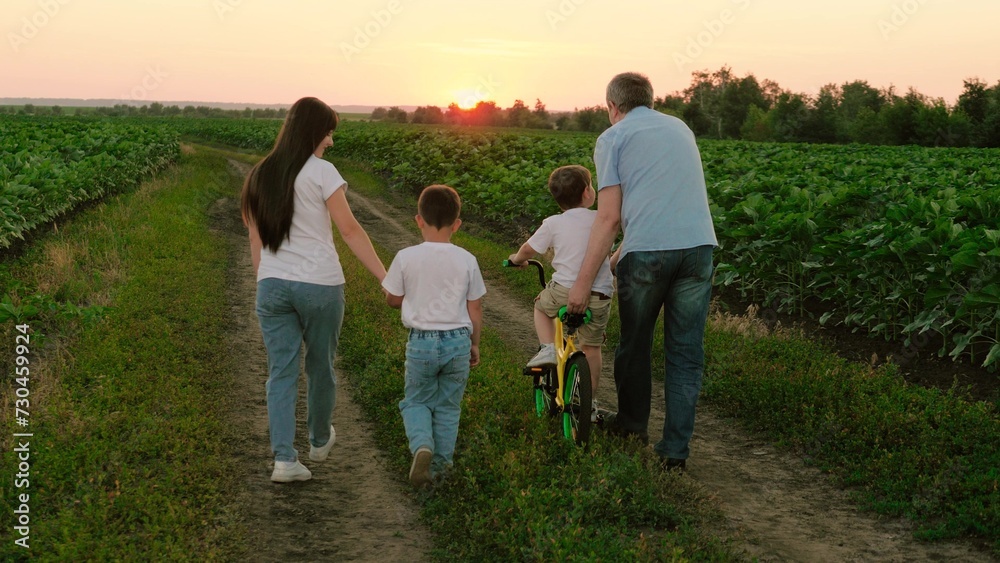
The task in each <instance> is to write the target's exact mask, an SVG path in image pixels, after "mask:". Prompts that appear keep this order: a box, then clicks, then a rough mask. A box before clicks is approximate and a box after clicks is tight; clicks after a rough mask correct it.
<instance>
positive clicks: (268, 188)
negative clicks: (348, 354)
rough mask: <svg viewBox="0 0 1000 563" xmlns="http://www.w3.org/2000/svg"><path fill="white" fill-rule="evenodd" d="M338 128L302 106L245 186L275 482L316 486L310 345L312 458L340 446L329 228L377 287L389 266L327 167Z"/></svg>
mask: <svg viewBox="0 0 1000 563" xmlns="http://www.w3.org/2000/svg"><path fill="white" fill-rule="evenodd" d="M338 121H339V120H338V117H337V114H336V112H334V111H333V109H331V108H330V106H328V105H326V104H325V103H323V102H321V101H320V100H318V99H316V98H302V99H301V100H299V101H297V102H295V104H294V105H292V107H291V109H289V111H288V115H287V117H286V118H285V122H284V124H283V125H282V127H281V131H280V132H279V133H278V138H277V140H276V141H275V143H274V148H273V149H271V152H270V153H268V155H267V156H265V157H264V159H263V160H261V161H260V162H259V163H257V165H256V166H254V167H253V169H252V170H251V171H250V174H249V175H247V178H246V182H245V183H244V185H243V194H242V198H241V199H242V202H241V208H242V212H243V223H244V224H245V225H246V226H247V229H248V230H249V231H250V251H251V255H252V257H253V265H254V270H255V271H256V273H257V318H258V320H259V321H260V329H261V332H262V333H263V335H264V346H265V347H266V348H267V363H268V371H269V375H268V379H267V417H268V424H269V429H270V435H271V451H272V453H273V454H274V471H273V472H272V473H271V480H272V481H275V482H279V483H285V482H291V481H305V480H308V479H310V478H312V473H311V472H310V471H309V469H308V468H306V467H305V466H304V465H302V463H301V462H300V461H299V460H298V452H297V451H296V450H295V448H294V447H293V445H292V442H293V441H294V438H295V403H296V398H297V395H298V377H299V351H300V349H301V348H302V344H303V343H305V349H306V353H305V371H306V377H307V379H308V385H307V390H308V418H307V421H308V428H309V444H310V446H311V447H310V449H309V459H311V460H313V461H317V462H318V461H323V460H325V459H326V458H327V455H328V454H329V452H330V448H331V447H332V446H333V443H334V440H335V439H336V433H335V432H334V429H333V424H332V421H333V406H334V403H335V399H336V377H335V375H334V372H333V357H334V354H335V353H336V351H337V339H338V337H339V334H340V327H341V323H342V322H343V319H344V272H343V269H342V268H341V266H340V259H339V257H338V256H337V249H336V248H335V247H334V245H333V229H332V228H331V225H330V222H331V220H332V221H333V224H334V225H336V227H337V230H338V231H339V232H340V235H341V237H342V238H343V239H344V242H346V243H347V247H348V248H349V249H350V250H351V252H352V253H354V255H355V256H357V257H358V259H359V260H360V261H361V263H362V264H363V265H364V266H365V268H367V269H368V271H369V272H371V273H372V275H373V276H375V278H376V279H377V280H378V282H379V283H381V282H382V278H384V277H385V266H383V265H382V262H381V260H379V258H378V256H377V255H376V254H375V250H374V248H372V243H371V240H370V239H369V238H368V234H367V233H365V231H364V229H363V228H362V227H361V225H360V224H359V223H358V221H357V219H355V218H354V214H353V213H352V212H351V208H350V206H349V205H348V203H347V197H346V195H345V192H346V190H347V183H346V182H345V181H344V178H343V176H341V175H340V172H338V171H337V169H336V168H335V167H334V166H333V164H331V163H330V162H328V161H325V160H323V159H322V156H323V152H324V151H325V150H326V149H327V147H330V146H332V145H333V139H332V135H333V131H334V130H335V129H336V128H337V124H338Z"/></svg>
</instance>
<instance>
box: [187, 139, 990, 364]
mask: <svg viewBox="0 0 1000 563" xmlns="http://www.w3.org/2000/svg"><path fill="white" fill-rule="evenodd" d="M191 121H195V120H191ZM175 126H181V127H187V126H184V125H182V124H178V125H175ZM188 132H189V133H190V134H197V135H201V136H203V137H205V138H209V139H212V140H215V141H217V142H224V143H232V144H236V145H237V146H241V147H245V148H254V149H258V150H266V149H267V148H269V147H270V145H271V144H272V143H273V139H274V134H275V133H276V132H277V124H276V123H274V122H260V121H233V120H197V122H195V123H192V124H191V125H190V129H189V131H188ZM594 141H595V136H594V135H589V134H565V135H562V134H551V133H549V134H544V133H538V134H535V133H526V132H516V133H510V132H497V131H484V130H476V129H449V128H423V127H412V126H411V127H399V126H391V125H379V124H365V123H345V124H344V126H343V127H341V128H340V129H338V131H337V135H336V140H335V144H334V149H333V151H334V153H335V154H336V155H338V156H344V157H348V158H352V159H356V160H360V161H364V162H366V163H368V164H369V165H370V166H371V167H372V168H373V169H374V170H375V171H376V172H379V173H382V174H384V175H386V176H387V177H388V178H389V179H390V182H391V184H392V185H393V186H394V187H396V188H397V189H402V190H409V191H416V190H419V189H420V188H422V187H423V186H426V185H428V184H431V183H448V184H450V185H452V186H454V187H456V188H457V189H458V190H459V191H460V192H461V193H462V197H463V202H464V205H465V206H466V209H468V210H469V211H470V212H472V213H474V214H475V215H478V216H480V217H482V218H485V219H489V220H492V221H493V222H494V223H496V224H500V225H508V226H511V227H515V226H522V227H530V226H534V225H537V224H538V223H539V222H540V221H541V219H542V218H543V217H545V216H547V215H550V214H552V213H556V212H558V209H557V208H556V206H555V204H554V203H553V202H552V199H551V197H549V195H548V194H547V192H546V190H545V180H546V178H547V177H548V174H549V173H550V172H551V170H552V169H553V168H555V167H557V166H561V165H565V164H582V165H585V166H588V167H590V168H591V170H593V160H592V151H593V146H594ZM699 145H700V148H701V153H702V160H703V163H704V166H705V171H706V179H707V181H708V184H709V197H710V200H711V204H712V214H713V217H714V220H715V225H716V231H717V233H718V236H719V242H720V248H719V250H718V253H717V256H718V261H719V268H718V275H717V279H716V282H717V283H718V284H720V285H723V286H731V287H733V288H734V289H735V290H737V291H738V292H739V293H740V294H742V295H743V296H744V297H749V298H750V299H751V300H752V301H755V302H758V303H764V304H766V305H767V306H769V307H773V308H775V309H777V310H778V311H781V312H795V313H811V314H816V315H818V316H819V318H820V320H821V321H822V322H837V323H843V324H845V325H847V326H849V327H853V328H855V330H858V329H863V330H866V331H868V332H870V333H872V334H873V335H876V336H880V337H884V338H886V339H898V338H904V339H906V344H907V345H912V346H915V347H919V346H918V345H920V344H923V345H924V346H927V345H928V344H927V342H940V346H939V348H938V354H939V355H941V356H944V355H950V356H951V357H953V358H956V359H957V358H960V357H964V358H968V359H971V360H973V361H975V362H976V363H982V364H983V365H992V366H994V367H995V366H996V365H1000V364H998V362H997V360H998V359H1000V281H998V280H1000V244H998V242H1000V223H998V220H997V217H1000V168H998V165H997V164H996V163H997V162H998V161H1000V151H997V150H992V149H933V148H922V147H869V146H858V145H850V146H839V145H838V146H834V145H829V146H827V145H795V144H776V143H747V142H719V141H702V142H700V143H699ZM931 337H933V338H931ZM935 345H936V346H937V344H935Z"/></svg>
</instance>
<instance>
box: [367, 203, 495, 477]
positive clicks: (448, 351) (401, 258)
mask: <svg viewBox="0 0 1000 563" xmlns="http://www.w3.org/2000/svg"><path fill="white" fill-rule="evenodd" d="M461 207H462V201H461V199H460V198H459V197H458V193H457V192H455V190H453V189H452V188H450V187H448V186H441V185H435V186H428V187H427V188H424V191H423V192H422V193H421V194H420V198H419V199H418V200H417V217H416V220H417V226H419V227H420V233H421V234H422V235H423V238H424V242H423V244H419V245H417V246H411V247H409V248H404V249H403V250H400V251H399V253H397V254H396V257H395V258H394V259H393V260H392V265H391V266H389V270H388V272H387V273H386V275H385V279H384V280H383V281H382V287H383V288H384V289H385V291H386V302H387V303H388V304H389V306H390V307H395V308H401V309H402V318H403V326H405V327H407V328H409V329H410V337H409V341H408V342H407V344H406V376H405V378H406V384H405V388H404V397H403V400H402V401H400V403H399V411H400V413H401V414H402V416H403V426H404V428H405V429H406V437H407V439H408V440H409V442H410V453H412V454H413V464H412V465H411V466H410V483H412V484H413V485H414V486H415V487H418V488H423V487H426V486H429V485H431V484H432V483H433V481H434V480H435V479H439V478H441V477H443V475H444V473H445V472H446V471H447V470H448V468H450V467H451V465H452V457H453V455H454V453H455V442H456V441H457V439H458V421H459V417H460V415H461V414H462V396H463V395H464V394H465V384H466V383H467V382H468V380H469V368H470V367H472V366H475V365H478V364H479V333H480V330H481V327H482V322H483V308H482V297H483V295H485V294H486V285H485V284H484V283H483V276H482V273H481V272H480V271H479V264H478V263H477V262H476V257H475V256H473V255H472V254H471V253H469V252H468V251H467V250H465V249H463V248H459V247H458V246H455V245H454V244H451V235H452V234H453V233H454V232H455V231H457V230H458V227H459V225H461V223H462V221H461V220H460V219H459V218H458V214H459V211H460V210H461Z"/></svg>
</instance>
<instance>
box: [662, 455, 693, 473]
mask: <svg viewBox="0 0 1000 563" xmlns="http://www.w3.org/2000/svg"><path fill="white" fill-rule="evenodd" d="M660 467H662V468H663V470H664V471H666V472H667V473H675V472H676V473H684V468H685V467H687V460H686V459H675V458H672V457H665V458H663V459H662V461H660Z"/></svg>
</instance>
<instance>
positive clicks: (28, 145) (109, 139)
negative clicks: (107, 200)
mask: <svg viewBox="0 0 1000 563" xmlns="http://www.w3.org/2000/svg"><path fill="white" fill-rule="evenodd" d="M179 150H180V149H179V145H178V143H177V135H176V133H174V132H173V131H171V130H169V129H166V128H163V127H158V126H153V125H151V124H146V125H143V124H140V123H138V122H131V123H119V122H115V121H87V120H72V119H40V118H14V117H0V250H2V249H4V248H7V247H9V246H11V244H13V243H14V242H16V241H17V240H19V239H21V238H23V236H24V233H26V232H27V231H30V230H31V229H32V228H34V227H36V226H38V225H42V224H44V223H46V222H48V221H51V220H52V219H54V218H56V217H58V216H59V215H61V214H63V213H66V212H67V211H69V210H71V209H73V208H75V207H77V206H78V205H80V204H83V203H86V202H88V201H93V200H96V199H99V198H101V197H103V196H106V195H108V194H112V193H116V192H120V191H124V190H126V189H129V188H131V187H134V186H136V185H138V183H139V182H140V181H142V180H143V179H144V178H147V177H149V176H150V175H151V174H153V173H155V172H156V171H158V170H161V169H162V168H163V167H165V166H167V165H168V164H170V163H172V162H174V161H175V160H176V159H177V155H178V154H179Z"/></svg>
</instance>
